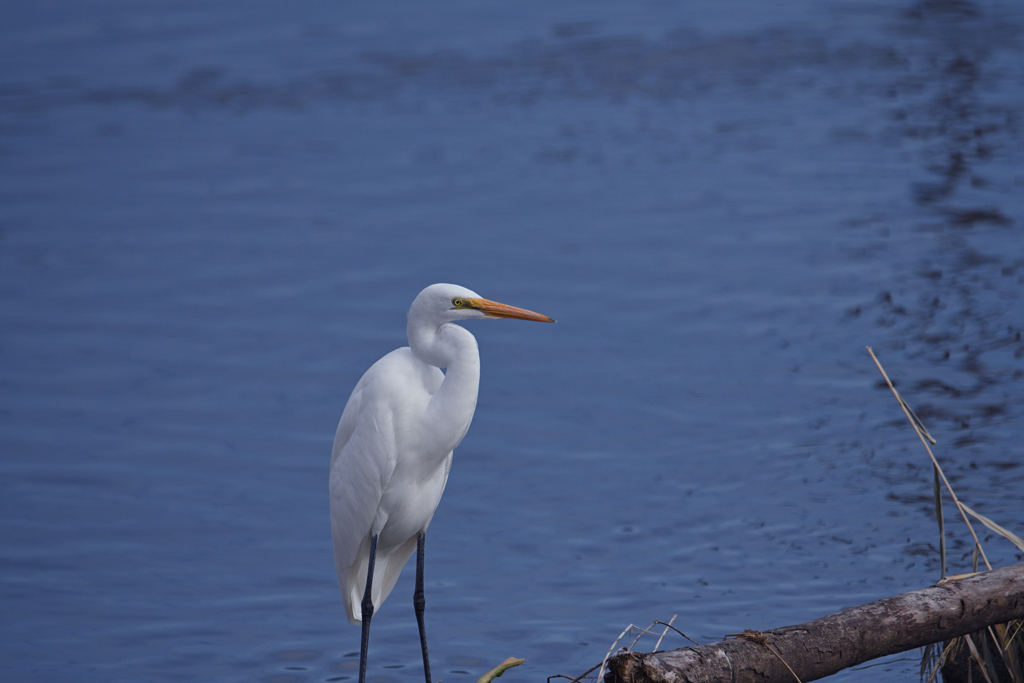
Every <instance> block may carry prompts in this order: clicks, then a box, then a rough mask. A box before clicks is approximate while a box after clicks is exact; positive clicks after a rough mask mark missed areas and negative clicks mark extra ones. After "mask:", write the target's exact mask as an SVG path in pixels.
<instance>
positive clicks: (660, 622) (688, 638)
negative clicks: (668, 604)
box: [651, 615, 700, 647]
mask: <svg viewBox="0 0 1024 683" xmlns="http://www.w3.org/2000/svg"><path fill="white" fill-rule="evenodd" d="M675 619H676V617H675V615H672V621H675ZM654 624H661V625H662V626H665V627H666V628H670V629H672V630H673V631H675V632H676V633H678V634H679V635H681V636H682V637H683V638H686V639H687V640H688V641H690V642H691V643H693V644H694V645H696V646H697V647H700V643H698V642H697V641H696V640H694V639H693V638H691V637H690V636H688V635H686V634H685V633H683V632H682V631H680V630H679V629H677V628H676V627H675V626H673V625H672V623H671V622H669V623H668V624H666V623H665V622H664V621H656V622H654ZM654 624H651V626H654ZM658 642H659V643H660V642H661V641H660V640H659V641H658Z"/></svg>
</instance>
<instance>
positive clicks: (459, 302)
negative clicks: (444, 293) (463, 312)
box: [452, 299, 462, 308]
mask: <svg viewBox="0 0 1024 683" xmlns="http://www.w3.org/2000/svg"><path fill="white" fill-rule="evenodd" d="M452 306H454V307H455V308H462V299H452Z"/></svg>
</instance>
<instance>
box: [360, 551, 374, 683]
mask: <svg viewBox="0 0 1024 683" xmlns="http://www.w3.org/2000/svg"><path fill="white" fill-rule="evenodd" d="M376 559H377V537H376V536H374V537H372V538H371V539H370V563H369V565H367V567H366V590H365V591H364V592H363V603H362V605H361V608H362V616H363V639H362V641H361V643H360V645H359V683H366V653H367V652H369V649H370V619H371V618H373V598H371V597H370V588H371V587H372V586H373V563H374V560H376Z"/></svg>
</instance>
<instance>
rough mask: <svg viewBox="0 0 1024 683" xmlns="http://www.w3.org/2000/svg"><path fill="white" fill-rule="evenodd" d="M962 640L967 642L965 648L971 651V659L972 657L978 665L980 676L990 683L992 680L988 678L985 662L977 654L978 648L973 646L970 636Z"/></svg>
mask: <svg viewBox="0 0 1024 683" xmlns="http://www.w3.org/2000/svg"><path fill="white" fill-rule="evenodd" d="M964 640H966V641H967V647H969V648H970V650H971V657H973V658H974V661H975V662H976V663H977V664H978V669H979V670H980V671H981V675H982V676H984V677H985V680H986V681H988V683H992V679H991V678H989V676H988V671H987V669H988V667H986V666H985V662H983V661H982V659H981V655H980V654H978V648H977V647H975V646H974V640H973V639H971V636H970V635H966V636H964Z"/></svg>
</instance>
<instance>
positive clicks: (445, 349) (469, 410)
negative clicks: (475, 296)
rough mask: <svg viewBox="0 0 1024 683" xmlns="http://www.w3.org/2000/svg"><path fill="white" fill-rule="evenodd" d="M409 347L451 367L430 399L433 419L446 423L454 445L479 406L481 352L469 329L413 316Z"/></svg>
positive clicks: (419, 355) (421, 356)
mask: <svg viewBox="0 0 1024 683" xmlns="http://www.w3.org/2000/svg"><path fill="white" fill-rule="evenodd" d="M407 332H408V334H409V348H410V349H411V350H412V353H413V355H414V356H416V357H417V358H418V359H420V360H421V361H423V362H424V363H427V364H428V365H433V366H435V367H438V368H447V372H445V376H444V381H442V382H441V387H440V388H439V389H438V390H437V392H436V393H435V394H434V396H433V398H431V400H430V411H431V413H432V415H431V420H432V421H434V424H435V425H437V426H442V425H443V432H445V433H447V434H448V435H450V437H452V438H453V443H452V444H451V447H452V448H454V447H455V446H456V445H457V444H458V443H459V441H461V440H462V437H463V436H465V434H466V431H467V430H468V429H469V423H470V422H471V421H472V419H473V411H475V410H476V398H477V391H478V390H479V387H480V352H479V350H478V348H477V344H476V338H475V337H474V336H473V335H472V334H471V333H470V332H469V330H467V329H465V328H463V327H460V326H459V325H455V324H454V323H444V324H442V325H441V326H440V327H436V328H435V327H434V326H433V325H430V324H424V321H422V320H415V319H413V318H412V317H410V319H409V325H408V327H407Z"/></svg>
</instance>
